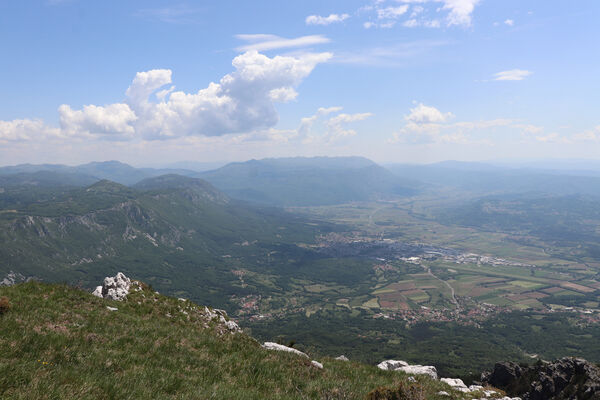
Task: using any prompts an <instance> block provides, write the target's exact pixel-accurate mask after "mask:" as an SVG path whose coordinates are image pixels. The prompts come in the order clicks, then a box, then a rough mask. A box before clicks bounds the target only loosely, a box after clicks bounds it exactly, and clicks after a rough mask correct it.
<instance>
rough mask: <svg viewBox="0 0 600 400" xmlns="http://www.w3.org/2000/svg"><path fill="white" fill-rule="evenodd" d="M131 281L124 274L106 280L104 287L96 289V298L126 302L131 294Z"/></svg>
mask: <svg viewBox="0 0 600 400" xmlns="http://www.w3.org/2000/svg"><path fill="white" fill-rule="evenodd" d="M130 287H131V280H130V279H129V278H128V277H126V276H125V275H124V274H123V273H122V272H119V273H118V274H117V275H115V276H113V277H110V276H107V277H106V278H104V283H103V285H102V286H98V287H96V289H94V292H93V293H92V294H93V295H94V296H98V297H102V298H105V299H110V300H119V301H120V300H124V299H125V298H126V297H127V295H128V294H129V288H130Z"/></svg>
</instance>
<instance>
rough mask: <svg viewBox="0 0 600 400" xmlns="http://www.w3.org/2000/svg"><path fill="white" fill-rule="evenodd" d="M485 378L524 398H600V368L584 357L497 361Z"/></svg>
mask: <svg viewBox="0 0 600 400" xmlns="http://www.w3.org/2000/svg"><path fill="white" fill-rule="evenodd" d="M481 380H482V382H484V383H487V384H489V385H492V386H495V387H497V388H500V389H502V390H505V391H506V392H507V393H508V394H510V395H512V396H520V397H522V398H523V400H554V399H556V400H558V399H561V400H562V399H565V400H566V399H569V400H600V368H599V367H598V366H597V365H594V364H592V363H590V362H588V361H586V360H584V359H582V358H574V357H565V358H561V359H559V360H556V361H553V362H546V361H540V362H538V363H537V364H535V365H532V366H521V365H518V364H515V363H512V362H503V363H497V364H496V365H495V366H494V370H493V371H491V372H484V373H483V374H482V376H481Z"/></svg>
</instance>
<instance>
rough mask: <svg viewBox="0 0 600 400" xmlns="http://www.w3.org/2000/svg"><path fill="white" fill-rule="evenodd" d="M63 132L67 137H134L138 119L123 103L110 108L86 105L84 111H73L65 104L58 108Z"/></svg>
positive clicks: (111, 105)
mask: <svg viewBox="0 0 600 400" xmlns="http://www.w3.org/2000/svg"><path fill="white" fill-rule="evenodd" d="M58 113H59V116H60V127H61V130H62V131H63V132H64V133H66V134H67V135H76V134H87V135H115V136H116V137H119V138H121V137H122V136H133V135H134V134H135V129H134V127H133V125H132V124H133V122H134V121H135V120H136V119H137V117H136V115H135V113H134V112H133V110H132V109H131V108H130V107H129V106H128V105H127V104H122V103H117V104H110V105H108V106H104V107H103V106H95V105H93V104H90V105H86V106H84V107H83V109H82V110H73V109H71V107H70V106H68V105H66V104H63V105H61V106H60V107H58Z"/></svg>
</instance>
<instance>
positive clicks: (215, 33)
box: [0, 0, 600, 166]
mask: <svg viewBox="0 0 600 400" xmlns="http://www.w3.org/2000/svg"><path fill="white" fill-rule="evenodd" d="M598 15H600V1H597V0H577V1H572V2H564V1H560V2H559V1H554V0H337V1H332V0H320V1H313V0H287V1H281V0H278V1H266V0H255V1H246V0H238V1H232V0H215V1H191V0H188V1H158V0H144V1H133V0H131V1H123V0H119V1H112V0H103V1H92V0H38V1H34V0H20V1H11V0H0V54H2V58H1V62H0V165H13V164H19V163H36V164H37V163H61V164H71V165H73V164H80V163H84V162H89V161H105V160H113V159H116V160H120V161H123V162H128V163H130V164H133V165H139V166H161V165H166V164H169V163H173V162H178V161H184V160H185V161H198V162H214V161H219V162H226V161H243V160H248V159H252V158H265V157H289V156H323V155H326V156H349V155H353V156H364V157H368V158H370V159H372V160H374V161H376V162H380V163H431V162H437V161H443V160H463V161H485V160H496V159H553V158H570V159H572V158H584V159H598V158H600V151H599V150H600V112H599V111H600V77H599V71H600V69H599V68H598V65H600V41H599V40H598V38H600V25H599V24H598V23H597V17H598Z"/></svg>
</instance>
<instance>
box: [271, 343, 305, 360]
mask: <svg viewBox="0 0 600 400" xmlns="http://www.w3.org/2000/svg"><path fill="white" fill-rule="evenodd" d="M262 347H263V349H267V350H275V351H286V352H288V353H294V354H297V355H299V356H302V357H306V358H308V355H307V354H306V353H303V352H301V351H300V350H296V349H294V348H292V347H288V346H284V345H282V344H278V343H273V342H265V343H264V344H263V345H262Z"/></svg>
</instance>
